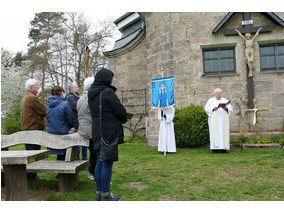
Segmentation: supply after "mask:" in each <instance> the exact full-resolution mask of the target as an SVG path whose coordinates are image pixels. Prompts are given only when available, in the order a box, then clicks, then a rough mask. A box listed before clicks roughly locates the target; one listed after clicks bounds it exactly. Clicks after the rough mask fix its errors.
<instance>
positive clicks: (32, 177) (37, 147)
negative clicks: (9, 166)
mask: <svg viewBox="0 0 284 213" xmlns="http://www.w3.org/2000/svg"><path fill="white" fill-rule="evenodd" d="M25 147H26V150H40V149H41V147H40V145H34V144H25ZM36 176H37V173H27V179H28V180H35V179H36Z"/></svg>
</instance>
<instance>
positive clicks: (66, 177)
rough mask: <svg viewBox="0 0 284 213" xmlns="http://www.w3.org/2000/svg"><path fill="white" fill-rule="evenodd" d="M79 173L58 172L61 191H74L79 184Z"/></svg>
mask: <svg viewBox="0 0 284 213" xmlns="http://www.w3.org/2000/svg"><path fill="white" fill-rule="evenodd" d="M78 183H79V173H76V174H58V189H59V192H66V191H72V190H73V189H74V188H76V187H77V186H78Z"/></svg>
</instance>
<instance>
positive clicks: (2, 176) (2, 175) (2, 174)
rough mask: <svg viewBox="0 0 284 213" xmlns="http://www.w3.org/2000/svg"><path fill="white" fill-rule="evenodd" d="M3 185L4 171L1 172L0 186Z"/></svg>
mask: <svg viewBox="0 0 284 213" xmlns="http://www.w3.org/2000/svg"><path fill="white" fill-rule="evenodd" d="M4 186H5V181H4V173H3V172H1V187H4Z"/></svg>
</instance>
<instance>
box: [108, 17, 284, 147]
mask: <svg viewBox="0 0 284 213" xmlns="http://www.w3.org/2000/svg"><path fill="white" fill-rule="evenodd" d="M226 14H227V13H220V12H217V13H209V12H206V13H200V12H196V13H192V12H190V13H189V12H186V13H179V12H169V13H168V12H167V13H160V12H152V13H151V12H149V13H127V14H125V15H124V16H122V17H121V18H119V19H118V20H117V21H116V22H115V24H117V26H118V27H119V26H120V27H121V29H120V30H121V31H122V38H121V39H120V40H118V41H117V44H118V46H117V47H118V48H117V49H115V47H116V46H115V47H114V50H113V51H109V52H105V55H106V56H107V57H108V58H109V68H110V69H111V70H113V71H114V73H115V76H114V82H113V83H114V85H115V86H116V87H117V88H118V95H120V98H122V97H121V94H122V93H123V94H125V93H127V92H128V93H131V91H132V90H140V89H141V91H143V89H144V91H145V90H146V97H145V98H146V103H145V106H144V105H143V103H144V102H143V100H144V99H143V95H142V96H139V95H132V96H131V95H130V96H128V98H125V100H124V102H123V103H124V104H126V105H127V104H129V103H132V105H131V104H129V106H132V107H126V108H127V110H128V111H130V112H131V111H133V112H134V111H135V110H136V112H138V111H139V112H142V111H143V110H144V107H145V113H144V115H143V116H145V117H147V118H148V125H149V126H148V127H149V128H148V132H147V141H148V145H151V146H157V143H158V130H159V121H158V118H157V110H155V109H151V85H150V79H151V78H156V77H161V69H164V76H168V75H174V76H175V78H176V80H175V102H176V108H182V107H186V106H189V105H190V104H191V103H193V104H197V105H203V106H204V105H205V103H206V101H207V100H208V99H209V98H211V97H213V90H214V88H216V87H220V88H222V89H223V93H224V94H223V96H224V97H226V98H227V99H230V100H232V105H233V107H234V114H233V115H232V116H231V117H230V124H231V127H230V128H231V129H230V132H231V134H232V136H237V135H238V133H239V131H240V130H243V131H245V130H246V131H249V132H250V131H254V127H253V125H252V114H246V113H245V112H244V109H246V108H247V85H246V84H247V79H246V63H245V55H244V43H243V40H242V39H241V38H239V37H238V36H225V35H224V29H228V28H239V27H241V26H242V24H241V23H242V20H243V17H242V13H235V14H234V15H233V16H232V17H231V18H230V19H229V20H227V21H226V23H225V24H224V25H223V26H222V28H221V29H220V31H218V33H215V34H213V33H212V30H213V29H214V28H215V27H216V25H218V23H220V21H221V20H222V19H223V18H224V17H225V16H226ZM275 14H276V15H277V17H278V18H280V20H281V19H282V20H283V19H284V13H275ZM251 18H252V19H253V24H254V26H264V25H265V26H266V25H269V26H272V31H271V32H269V33H262V34H260V35H259V36H258V37H257V39H256V42H255V45H254V53H255V55H254V64H253V67H254V93H255V98H256V99H257V101H258V105H259V107H265V108H269V111H267V112H263V113H261V115H260V118H259V119H260V123H261V125H260V127H261V130H262V133H263V135H272V134H281V132H282V131H283V126H284V69H280V70H277V71H276V70H265V71H262V70H261V67H260V55H259V54H260V53H259V46H260V45H266V44H268V45H269V44H280V45H281V44H284V27H283V26H280V24H277V23H276V22H274V20H273V19H271V18H268V17H267V16H265V15H263V14H262V13H251ZM139 21H140V22H139ZM127 22H128V23H129V24H128V25H127V24H125V23H127ZM141 23H142V24H141ZM120 24H121V25H120ZM123 24H124V25H125V26H122V25H123ZM131 29H133V32H132V31H131ZM139 29H142V31H139ZM135 36H136V37H135ZM119 42H120V43H119ZM222 47H234V49H235V67H236V68H235V73H231V74H226V75H225V74H224V75H204V67H203V58H202V57H203V49H210V48H213V49H214V48H222ZM141 94H142V93H141ZM129 97H131V98H129ZM135 103H140V104H136V105H137V106H136V107H135ZM139 125H140V126H141V125H142V129H141V130H140V133H141V134H143V133H144V132H145V129H143V127H145V125H146V124H145V119H143V121H142V122H141V123H140V124H139ZM138 133H139V131H138ZM126 135H129V132H127V130H126Z"/></svg>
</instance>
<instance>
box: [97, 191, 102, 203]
mask: <svg viewBox="0 0 284 213" xmlns="http://www.w3.org/2000/svg"><path fill="white" fill-rule="evenodd" d="M96 195H97V196H96V201H101V200H102V196H101V192H98V191H97V192H96Z"/></svg>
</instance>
